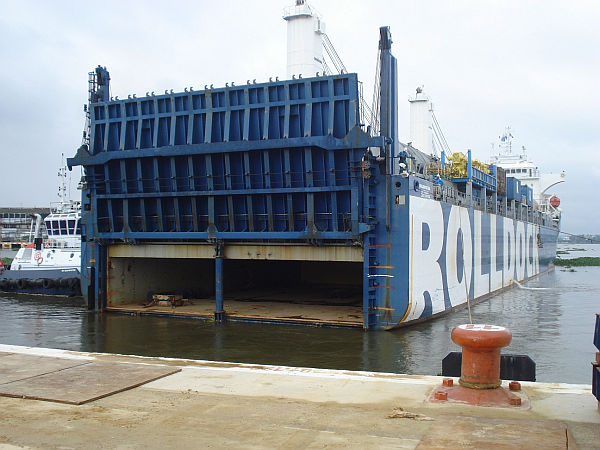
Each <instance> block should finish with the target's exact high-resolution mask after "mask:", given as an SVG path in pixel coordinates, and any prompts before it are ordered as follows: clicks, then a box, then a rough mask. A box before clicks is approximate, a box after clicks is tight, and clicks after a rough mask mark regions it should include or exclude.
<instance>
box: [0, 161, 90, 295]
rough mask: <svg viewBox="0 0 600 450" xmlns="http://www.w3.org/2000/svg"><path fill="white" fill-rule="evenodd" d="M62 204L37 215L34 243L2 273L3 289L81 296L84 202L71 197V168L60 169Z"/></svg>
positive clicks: (22, 251) (34, 222) (35, 216)
mask: <svg viewBox="0 0 600 450" xmlns="http://www.w3.org/2000/svg"><path fill="white" fill-rule="evenodd" d="M58 176H59V178H60V179H61V184H60V188H59V198H60V201H59V202H58V204H55V205H53V208H52V212H51V213H50V214H49V215H48V216H46V218H45V219H44V227H45V229H46V232H47V236H48V237H47V239H43V238H42V235H43V233H42V217H41V216H40V215H39V214H34V215H33V218H32V229H33V226H34V224H35V232H34V238H33V242H31V243H30V244H28V245H27V246H25V247H23V248H21V249H19V251H18V252H17V254H16V256H15V258H14V259H13V261H12V263H11V265H10V268H9V270H6V271H4V272H3V273H1V274H0V291H4V292H20V293H28V294H47V295H68V296H74V295H81V285H80V268H81V225H80V223H81V202H79V201H73V200H70V199H68V198H67V197H68V196H67V188H66V177H67V169H66V167H63V168H61V169H59V172H58Z"/></svg>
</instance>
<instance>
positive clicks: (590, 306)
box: [0, 245, 600, 384]
mask: <svg viewBox="0 0 600 450" xmlns="http://www.w3.org/2000/svg"><path fill="white" fill-rule="evenodd" d="M574 247H577V248H582V247H586V248H587V249H588V251H586V252H573V253H571V256H574V257H575V256H598V253H599V252H600V246H585V245H584V246H582V245H576V246H574ZM563 248H564V247H563ZM566 248H569V247H566ZM562 256H563V257H566V256H568V255H562ZM526 286H527V287H537V288H539V287H544V288H549V289H548V290H524V289H518V288H515V289H511V290H509V291H508V292H505V293H502V294H500V295H497V296H495V297H493V298H492V299H490V300H488V301H485V302H483V303H480V304H478V305H475V306H474V307H473V308H472V315H473V322H474V323H492V324H496V325H503V326H506V327H508V328H510V330H511V331H512V333H513V340H512V343H511V344H510V346H509V347H507V348H506V349H504V352H505V353H519V354H528V355H530V356H531V357H532V358H533V359H534V360H535V362H536V365H537V379H538V381H561V382H569V383H585V384H590V383H591V365H590V362H591V361H592V360H593V358H594V355H595V351H596V350H595V347H594V346H593V344H592V338H593V330H594V328H593V327H594V321H595V313H597V312H598V313H600V267H587V268H576V271H575V272H569V271H566V270H565V269H561V268H557V269H556V271H554V272H551V273H549V274H546V275H543V276H541V277H540V278H538V279H536V280H533V281H531V282H529V283H527V284H526ZM467 322H468V318H467V311H466V310H463V311H459V312H455V313H452V314H450V315H447V316H445V317H442V318H439V319H435V320H432V321H429V322H427V323H424V324H419V325H415V326H413V327H409V328H405V329H400V330H395V331H392V332H386V331H378V332H363V331H361V330H353V329H334V328H312V327H303V326H280V325H260V324H240V323H227V324H213V323H210V322H206V321H201V320H187V319H163V318H152V317H134V316H125V315H115V314H96V313H93V312H88V311H86V310H84V309H83V308H82V306H81V304H80V301H77V300H72V299H63V298H53V297H41V296H23V295H18V296H17V295H6V294H0V343H1V344H13V345H25V346H36V347H50V348H60V349H67V350H78V351H91V352H109V353H122V354H134V355H146V356H168V357H174V358H192V359H206V360H216V361H234V362H247V363H261V364H279V365H290V366H304V367H321V368H335V369H352V370H369V371H382V372H395V373H410V374H425V375H435V374H438V373H439V372H441V360H442V358H443V357H444V356H446V354H448V353H449V352H451V351H456V350H459V348H458V347H457V346H456V345H455V344H453V343H452V341H451V340H450V331H451V330H452V328H453V327H454V326H456V325H459V324H461V323H467Z"/></svg>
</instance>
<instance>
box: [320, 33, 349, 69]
mask: <svg viewBox="0 0 600 450" xmlns="http://www.w3.org/2000/svg"><path fill="white" fill-rule="evenodd" d="M321 36H322V38H323V39H322V42H323V48H324V49H325V51H326V52H327V55H329V58H330V59H331V62H333V65H334V66H335V70H337V71H338V73H347V70H346V66H344V63H343V62H342V59H341V58H340V56H339V55H338V54H337V52H336V51H335V48H334V47H333V44H332V43H331V41H330V40H329V36H327V33H321Z"/></svg>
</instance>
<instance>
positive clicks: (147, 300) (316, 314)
mask: <svg viewBox="0 0 600 450" xmlns="http://www.w3.org/2000/svg"><path fill="white" fill-rule="evenodd" d="M300 251H301V252H303V253H302V256H305V257H306V258H311V259H312V260H310V259H299V258H298V255H299V253H298V252H300ZM340 251H341V252H342V253H347V252H348V250H347V249H341V250H340V249H337V250H336V249H331V248H329V249H318V248H317V249H315V248H314V247H312V248H310V247H309V248H308V249H307V248H299V247H295V248H290V247H286V248H281V247H273V246H260V247H259V246H257V247H254V248H252V247H251V246H244V247H241V246H240V247H237V248H235V247H233V246H231V247H229V249H228V248H227V247H226V248H225V254H224V257H223V307H224V308H223V309H224V312H225V316H226V320H229V319H231V320H248V321H274V322H281V323H294V322H299V323H304V324H311V323H314V324H316V325H323V324H331V325H339V326H353V327H362V324H363V310H362V308H363V295H362V292H363V284H362V283H363V264H362V262H358V261H357V259H358V258H360V257H361V254H360V253H362V252H361V250H360V249H352V250H351V251H352V252H353V255H352V257H351V258H350V257H348V256H347V255H344V256H340V255H341V253H340ZM281 252H285V255H284V254H282V253H281ZM290 252H291V253H292V255H293V256H294V257H295V258H296V259H292V260H290V259H283V258H282V257H283V256H289V254H290ZM315 252H316V253H317V254H315ZM357 252H360V253H357ZM334 253H335V255H334ZM332 255H333V256H332ZM159 256H160V257H159ZM165 256H167V257H165ZM182 256H183V257H182ZM228 256H229V257H228ZM320 257H329V258H331V259H333V258H337V259H346V260H344V261H339V260H338V261H331V260H329V261H322V260H315V259H319V258H320ZM267 258H277V259H267ZM280 258H281V259H280ZM348 259H353V261H348ZM107 268H108V272H107V275H108V277H107V309H108V310H113V311H122V312H133V313H139V314H159V315H160V314H162V315H171V316H179V315H181V316H188V317H204V318H213V317H214V314H215V311H216V298H215V258H214V247H210V248H209V246H186V247H183V246H180V247H177V246H169V247H168V248H167V246H164V247H162V246H158V245H147V246H143V247H137V248H136V247H134V246H129V247H120V248H113V249H111V250H109V260H108V267H107ZM153 294H165V295H167V294H172V295H177V296H181V297H183V299H184V302H183V304H177V305H168V304H165V303H164V302H161V304H158V302H156V301H155V302H152V296H153Z"/></svg>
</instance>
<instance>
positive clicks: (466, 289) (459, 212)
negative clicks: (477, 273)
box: [458, 206, 473, 325]
mask: <svg viewBox="0 0 600 450" xmlns="http://www.w3.org/2000/svg"><path fill="white" fill-rule="evenodd" d="M458 226H459V227H460V232H461V233H462V242H461V244H462V247H461V249H460V251H461V254H462V258H461V259H462V263H463V264H462V266H463V281H464V282H465V294H467V311H468V312H469V323H470V324H471V325H472V324H473V317H471V301H470V300H469V288H468V287H467V286H468V285H467V271H466V269H465V232H464V230H463V227H462V214H461V211H460V206H459V207H458ZM471 272H472V270H471Z"/></svg>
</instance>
